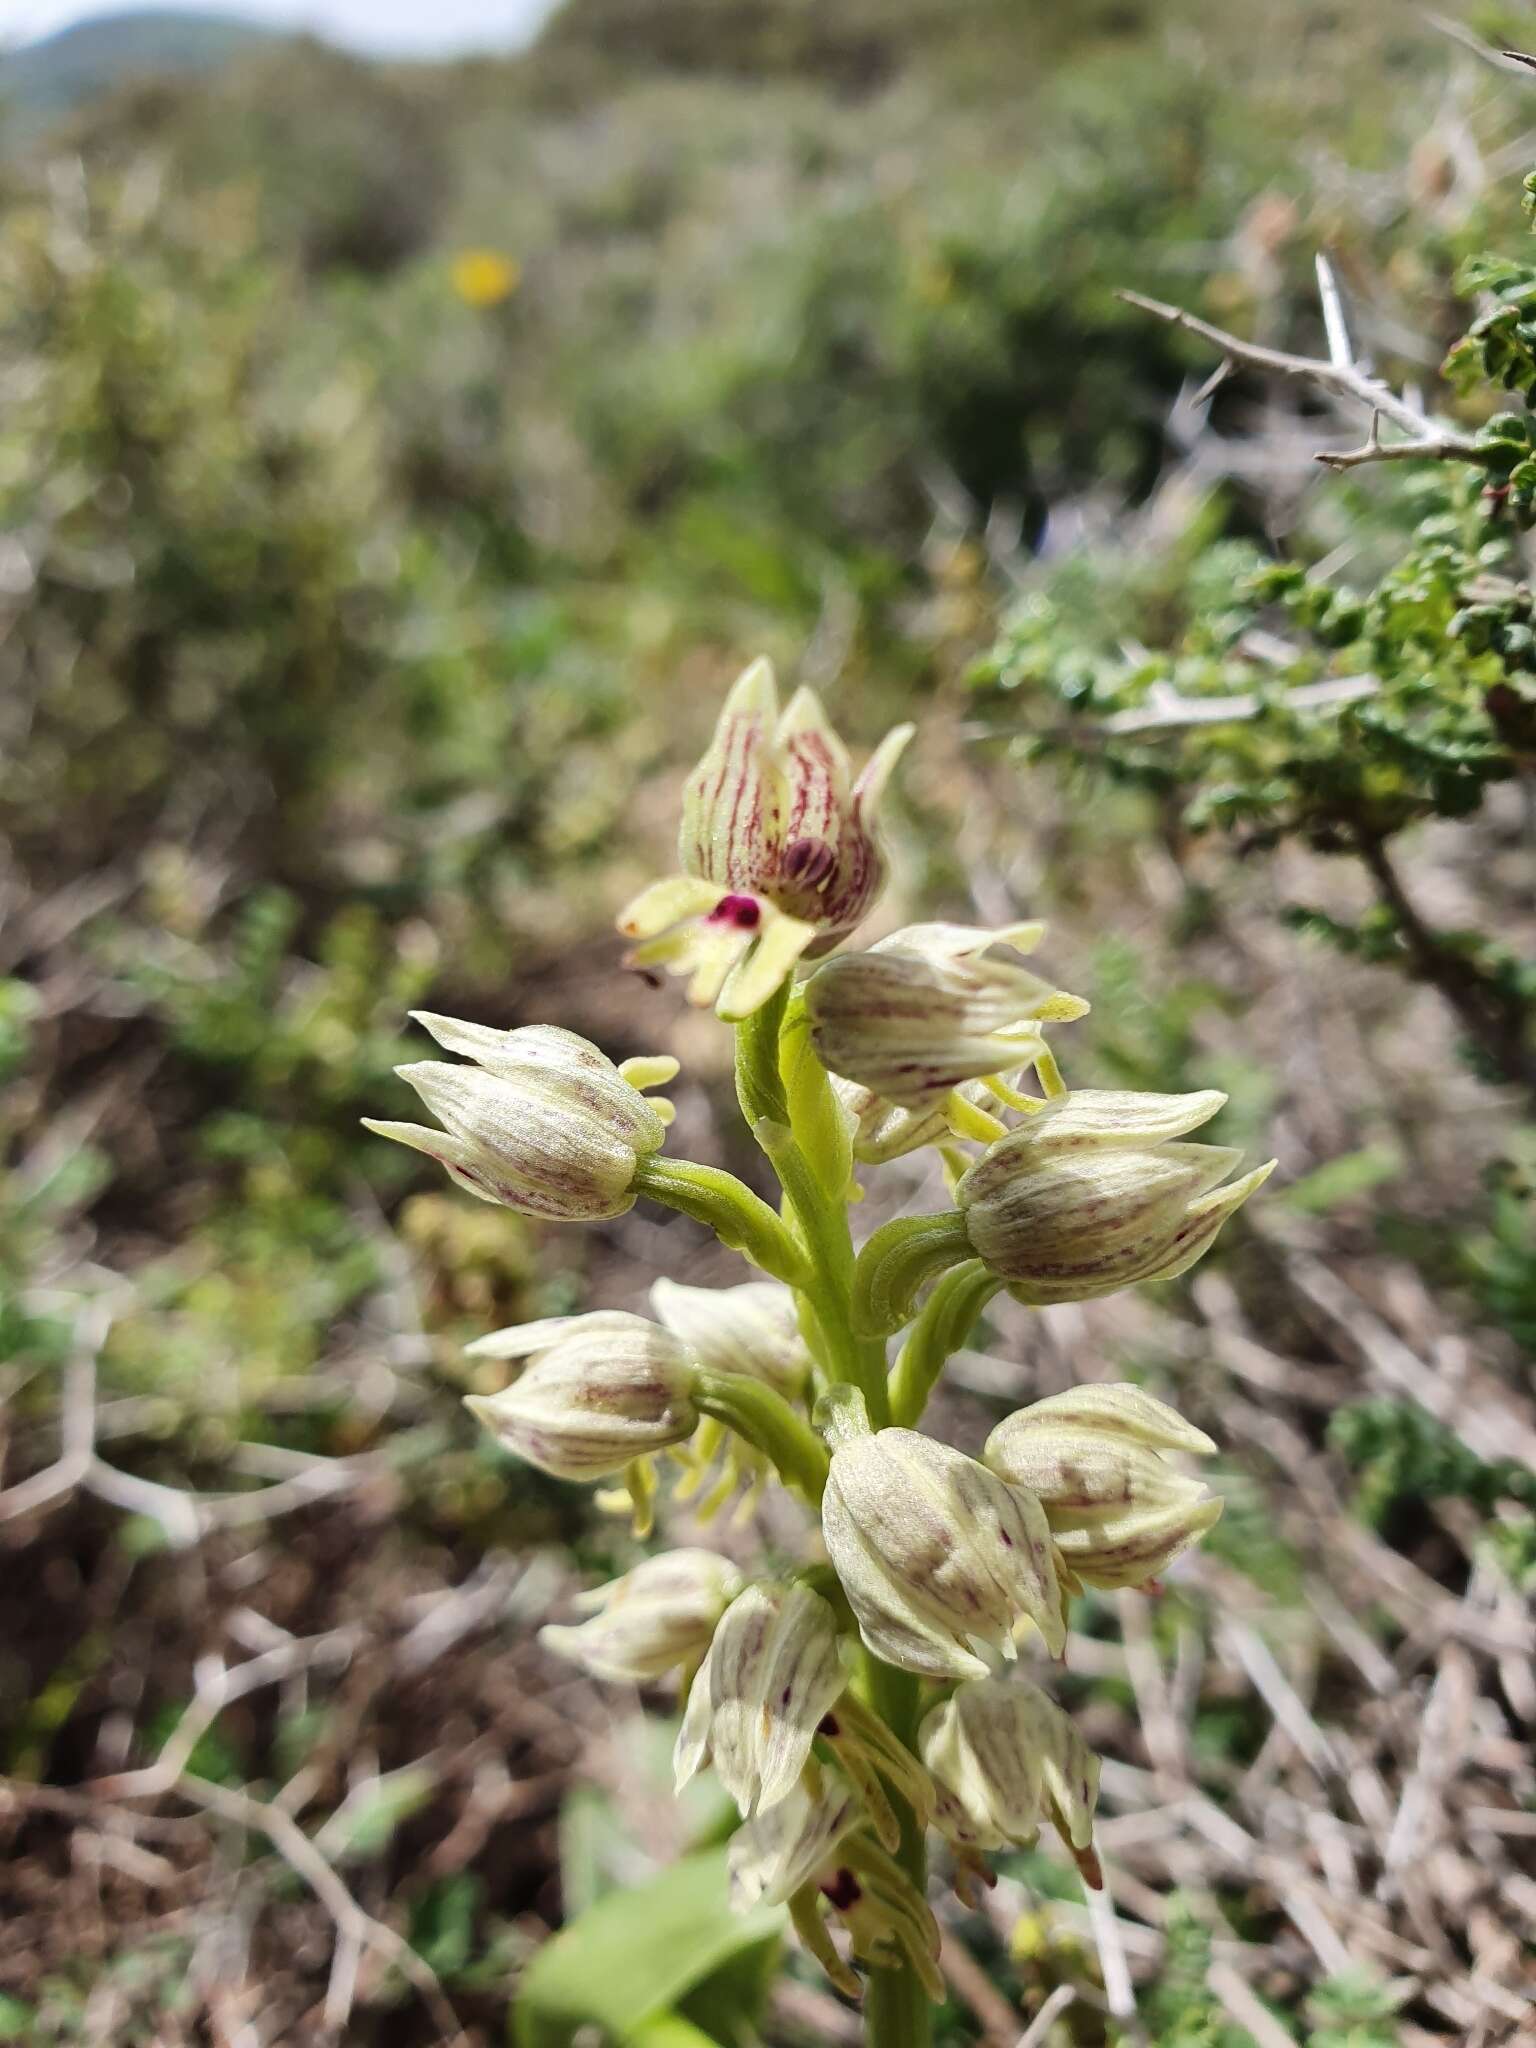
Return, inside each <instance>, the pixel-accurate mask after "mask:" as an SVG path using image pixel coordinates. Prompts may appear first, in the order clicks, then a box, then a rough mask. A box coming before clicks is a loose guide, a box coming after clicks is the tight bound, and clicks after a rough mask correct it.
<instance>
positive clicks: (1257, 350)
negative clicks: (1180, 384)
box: [1116, 272, 1488, 469]
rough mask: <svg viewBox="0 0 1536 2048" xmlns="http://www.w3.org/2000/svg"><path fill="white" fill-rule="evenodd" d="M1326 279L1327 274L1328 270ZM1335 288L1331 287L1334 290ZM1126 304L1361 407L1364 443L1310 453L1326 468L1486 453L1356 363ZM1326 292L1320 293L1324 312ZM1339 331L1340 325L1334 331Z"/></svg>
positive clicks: (1135, 302)
mask: <svg viewBox="0 0 1536 2048" xmlns="http://www.w3.org/2000/svg"><path fill="white" fill-rule="evenodd" d="M1328 275H1329V279H1330V282H1331V278H1332V273H1331V272H1329V273H1328ZM1335 290H1336V288H1335ZM1116 296H1117V297H1119V298H1121V299H1123V300H1124V301H1125V303H1126V304H1127V305H1128V306H1136V307H1138V308H1139V309H1140V310H1141V311H1142V312H1143V313H1150V314H1151V315H1152V316H1153V318H1154V319H1156V320H1165V321H1167V322H1168V324H1169V325H1170V326H1173V327H1182V328H1184V329H1185V330H1186V331H1187V332H1188V333H1190V334H1197V335H1199V336H1200V338H1201V340H1202V341H1208V342H1210V343H1211V345H1212V346H1213V347H1215V348H1219V349H1220V350H1221V351H1222V355H1223V359H1224V360H1225V361H1226V362H1228V363H1233V364H1235V363H1246V364H1247V365H1248V366H1249V367H1250V368H1252V369H1256V370H1265V371H1267V372H1268V373H1269V374H1270V375H1271V376H1275V377H1287V378H1290V379H1292V380H1294V381H1298V382H1301V383H1305V384H1313V385H1315V386H1316V387H1317V388H1318V389H1319V390H1321V391H1325V392H1327V393H1328V394H1329V396H1330V397H1333V398H1342V399H1346V400H1348V401H1350V402H1351V403H1353V404H1356V405H1359V406H1362V407H1364V409H1365V411H1366V413H1367V414H1368V415H1369V417H1370V429H1369V432H1368V434H1367V437H1366V439H1365V441H1364V443H1363V444H1362V445H1361V446H1360V447H1358V448H1322V449H1318V450H1317V451H1316V453H1315V455H1314V457H1313V459H1314V461H1317V462H1321V463H1324V464H1326V465H1327V466H1328V467H1329V468H1330V469H1354V468H1357V467H1359V466H1360V465H1361V464H1362V463H1367V462H1404V461H1425V462H1472V463H1477V464H1484V463H1486V462H1487V461H1488V451H1487V450H1486V449H1484V448H1481V447H1479V445H1478V443H1477V442H1476V441H1474V440H1472V439H1471V438H1470V437H1469V436H1468V435H1466V434H1457V433H1453V432H1451V431H1449V430H1448V429H1444V428H1439V427H1435V426H1432V425H1431V423H1430V422H1429V421H1428V420H1427V419H1426V418H1425V417H1424V415H1423V414H1422V413H1421V412H1420V411H1419V410H1418V408H1417V407H1416V406H1414V405H1413V404H1412V403H1410V401H1409V400H1408V399H1407V398H1405V397H1403V396H1402V395H1401V394H1400V393H1398V392H1395V391H1394V390H1393V389H1392V387H1391V386H1390V385H1389V384H1388V383H1387V382H1386V381H1385V380H1384V379H1383V378H1381V377H1375V376H1372V375H1371V373H1370V372H1369V371H1368V370H1365V369H1362V368H1361V366H1360V365H1359V364H1358V363H1356V362H1336V361H1333V360H1331V359H1330V358H1328V357H1323V356H1298V355H1292V354H1290V353H1289V352H1288V351H1287V350H1285V349H1278V348H1266V347H1264V346H1263V344H1262V343H1260V342H1256V341H1244V340H1243V339H1242V338H1241V337H1240V336H1239V335H1236V334H1229V333H1228V332H1227V330H1226V329H1225V328H1223V327H1213V326H1212V325H1211V323H1210V322H1209V321H1208V320H1202V319H1200V318H1199V316H1198V315H1197V314H1194V313H1188V312H1186V311H1185V310H1184V309H1183V307H1182V306H1170V305H1168V304H1166V303H1165V301H1163V300H1162V299H1149V298H1147V297H1145V296H1144V295H1143V294H1142V293H1141V292H1133V291H1121V292H1119V293H1117V294H1116ZM1327 300H1328V295H1327V293H1326V292H1325V295H1324V305H1325V313H1326V307H1327ZM1340 331H1342V329H1341V330H1340ZM1383 420H1389V421H1390V422H1391V423H1392V425H1393V426H1395V427H1397V428H1399V429H1400V430H1401V431H1402V433H1403V434H1404V436H1405V437H1406V438H1405V439H1404V440H1401V441H1383V440H1382V439H1381V422H1382V421H1383Z"/></svg>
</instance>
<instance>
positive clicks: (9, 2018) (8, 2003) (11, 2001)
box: [0, 1991, 37, 2041]
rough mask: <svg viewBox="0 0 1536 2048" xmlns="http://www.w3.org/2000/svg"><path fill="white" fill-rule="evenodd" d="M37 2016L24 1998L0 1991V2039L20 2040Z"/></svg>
mask: <svg viewBox="0 0 1536 2048" xmlns="http://www.w3.org/2000/svg"><path fill="white" fill-rule="evenodd" d="M36 2018H37V2014H36V2013H35V2012H34V2011H33V2009H32V2007H31V2006H30V2005H28V2004H27V2003H26V2001H25V2000H24V1999H20V1998H12V1997H11V1995H10V1993H9V1992H6V1991H0V2041H20V2040H21V2039H22V2038H23V2037H24V2036H25V2034H26V2032H27V2030H28V2028H29V2027H30V2026H31V2025H32V2023H33V2021H34V2020H35V2019H36Z"/></svg>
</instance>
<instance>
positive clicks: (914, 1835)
mask: <svg viewBox="0 0 1536 2048" xmlns="http://www.w3.org/2000/svg"><path fill="white" fill-rule="evenodd" d="M864 1673H865V1689H866V1692H867V1695H868V1700H869V1704H870V1706H871V1708H872V1709H873V1710H874V1712H875V1713H876V1714H878V1715H879V1717H880V1719H881V1720H882V1721H883V1722H884V1723H885V1725H886V1727H887V1728H889V1729H890V1731H891V1733H892V1734H893V1735H894V1736H895V1738H896V1740H897V1741H898V1742H900V1743H902V1744H903V1745H904V1746H905V1747H906V1748H907V1749H911V1750H915V1749H916V1747H917V1723H918V1715H919V1709H920V1699H921V1696H920V1693H919V1690H918V1681H917V1680H916V1679H915V1678H914V1677H913V1676H912V1675H911V1673H910V1672H907V1671H897V1670H896V1669H895V1668H894V1666H892V1665H890V1664H883V1663H882V1662H881V1661H880V1659H879V1658H878V1657H872V1656H870V1655H869V1654H868V1652H867V1651H866V1653H865V1657H864ZM890 1799H891V1805H892V1807H893V1808H894V1809H895V1812H896V1817H897V1819H898V1820H899V1821H900V1822H901V1846H900V1848H899V1849H898V1850H897V1852H896V1860H897V1862H898V1863H899V1864H900V1865H901V1867H902V1869H903V1870H904V1871H905V1872H906V1874H907V1876H908V1877H910V1878H911V1880H912V1882H913V1884H914V1885H915V1886H916V1887H917V1892H918V1895H919V1897H922V1896H923V1895H924V1894H925V1893H926V1891H927V1884H928V1852H927V1846H926V1843H925V1841H924V1836H923V1829H922V1824H921V1823H920V1822H919V1821H918V1819H917V1817H916V1815H915V1814H914V1813H913V1811H912V1809H911V1807H910V1806H908V1804H907V1802H906V1801H905V1800H904V1799H903V1798H901V1797H900V1795H899V1794H898V1793H896V1792H895V1791H892V1792H891V1794H890ZM932 2038H933V2007H932V2005H931V2004H930V2002H929V1998H928V1993H927V1991H926V1990H925V1989H924V1988H923V1983H922V1980H921V1979H920V1978H919V1976H918V1974H917V1972H916V1970H914V1969H913V1967H912V1965H911V1964H910V1963H909V1962H907V1961H905V1960H903V1962H902V1963H901V1965H900V1967H899V1968H897V1969H894V1970H871V1971H870V1973H869V1978H868V1984H867V1988H866V1990H865V1993H864V2039H865V2042H866V2044H867V2048H928V2044H929V2043H930V2041H931V2040H932Z"/></svg>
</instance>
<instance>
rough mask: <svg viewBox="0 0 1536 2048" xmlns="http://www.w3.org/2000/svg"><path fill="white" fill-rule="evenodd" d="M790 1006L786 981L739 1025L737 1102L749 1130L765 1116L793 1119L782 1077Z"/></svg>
mask: <svg viewBox="0 0 1536 2048" xmlns="http://www.w3.org/2000/svg"><path fill="white" fill-rule="evenodd" d="M788 1003H789V983H788V982H785V983H784V985H783V987H782V988H780V989H779V990H778V991H777V992H776V993H775V994H774V995H772V996H770V997H769V998H768V1001H767V1002H766V1003H764V1004H763V1006H762V1008H761V1009H760V1010H754V1011H753V1013H752V1015H751V1016H750V1017H745V1018H743V1019H742V1021H741V1023H739V1024H738V1025H737V1026H736V1099H737V1101H738V1102H739V1103H740V1104H741V1113H742V1115H743V1116H744V1117H745V1118H746V1120H747V1128H748V1129H749V1130H752V1129H755V1127H756V1126H757V1124H758V1123H759V1122H760V1121H761V1120H762V1118H763V1117H765V1116H766V1117H772V1118H774V1119H775V1121H776V1122H778V1123H784V1122H786V1121H787V1120H788V1117H789V1110H788V1108H787V1106H786V1104H785V1101H784V1083H783V1080H782V1078H781V1077H780V1074H779V1032H780V1030H781V1028H782V1026H783V1022H784V1012H785V1010H786V1008H787V1006H788Z"/></svg>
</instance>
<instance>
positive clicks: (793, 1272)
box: [630, 1153, 806, 1287]
mask: <svg viewBox="0 0 1536 2048" xmlns="http://www.w3.org/2000/svg"><path fill="white" fill-rule="evenodd" d="M630 1185H631V1187H632V1188H633V1189H634V1191H635V1193H636V1194H639V1195H649V1196H650V1198H651V1200H652V1201H653V1202H660V1203H662V1204H663V1205H664V1206H665V1207H666V1208H668V1209H678V1210H680V1211H681V1212H682V1214H683V1215H685V1216H692V1217H693V1218H694V1220H695V1221H696V1222H699V1223H704V1224H707V1225H708V1227H709V1228H710V1229H711V1230H712V1231H713V1232H714V1233H715V1235H716V1237H718V1238H719V1240H720V1242H721V1243H722V1244H726V1245H729V1246H730V1247H731V1248H732V1250H733V1251H739V1252H745V1254H746V1256H747V1257H748V1258H749V1259H751V1260H752V1262H753V1264H754V1265H758V1266H761V1267H762V1269H763V1271H764V1272H765V1273H771V1274H772V1275H773V1277H774V1279H775V1280H782V1281H783V1282H784V1283H785V1285H786V1286H788V1287H803V1286H804V1285H805V1281H806V1262H805V1258H804V1255H803V1254H802V1252H801V1250H800V1247H799V1246H798V1245H797V1244H796V1243H795V1240H794V1238H793V1237H792V1236H791V1235H790V1233H789V1231H788V1230H787V1229H786V1227H785V1225H784V1223H783V1221H782V1219H781V1218H780V1217H778V1216H776V1215H775V1214H774V1213H773V1211H772V1210H771V1209H770V1208H769V1206H768V1204H767V1203H766V1202H764V1201H761V1200H760V1199H759V1198H758V1196H756V1195H754V1194H753V1192H752V1190H751V1189H750V1188H749V1187H747V1186H746V1184H745V1183H744V1182H742V1181H739V1180H737V1178H736V1176H735V1175H734V1174H732V1173H724V1172H722V1171H721V1169H720V1168H719V1167H718V1166H700V1165H699V1164H698V1163H697V1161H696V1160H692V1159H664V1158H662V1157H661V1155H660V1154H657V1153H653V1154H652V1155H651V1157H650V1158H649V1159H642V1160H641V1162H640V1164H639V1166H638V1167H637V1168H636V1169H635V1177H634V1180H633V1181H632V1182H631V1183H630Z"/></svg>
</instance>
